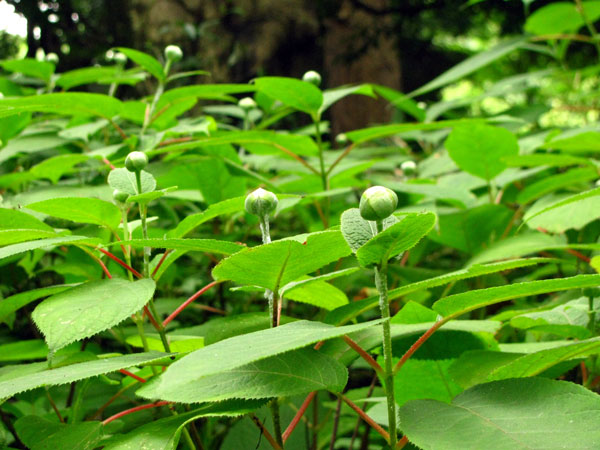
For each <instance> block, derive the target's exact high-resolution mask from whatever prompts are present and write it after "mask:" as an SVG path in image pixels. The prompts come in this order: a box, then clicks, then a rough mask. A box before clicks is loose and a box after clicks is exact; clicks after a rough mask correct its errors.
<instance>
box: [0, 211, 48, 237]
mask: <svg viewBox="0 0 600 450" xmlns="http://www.w3.org/2000/svg"><path fill="white" fill-rule="evenodd" d="M4 229H7V230H10V229H12V230H14V229H30V230H41V231H52V232H54V228H52V227H51V226H49V225H46V224H45V223H44V222H42V221H41V220H38V219H36V218H35V217H33V216H32V215H31V214H27V213H25V212H23V211H19V210H17V209H8V208H0V230H4Z"/></svg>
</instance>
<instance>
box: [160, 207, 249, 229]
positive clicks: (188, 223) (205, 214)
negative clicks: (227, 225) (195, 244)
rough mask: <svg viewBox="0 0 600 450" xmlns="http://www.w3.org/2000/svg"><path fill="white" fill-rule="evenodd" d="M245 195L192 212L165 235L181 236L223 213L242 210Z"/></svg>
mask: <svg viewBox="0 0 600 450" xmlns="http://www.w3.org/2000/svg"><path fill="white" fill-rule="evenodd" d="M245 200H246V197H236V198H230V199H227V200H223V201H222V202H219V203H215V204H213V205H210V206H209V207H208V208H207V209H206V210H205V211H202V212H200V213H196V214H192V215H189V216H187V217H186V218H185V219H183V220H182V221H181V222H179V224H177V226H176V227H175V229H173V230H171V231H169V232H168V233H167V236H169V237H170V238H182V237H183V236H185V235H186V234H188V233H190V232H191V231H193V230H194V228H196V227H198V226H200V225H202V224H203V223H204V222H207V221H209V220H211V219H214V218H215V217H217V216H220V215H223V214H231V213H234V212H238V211H243V210H244V201H245Z"/></svg>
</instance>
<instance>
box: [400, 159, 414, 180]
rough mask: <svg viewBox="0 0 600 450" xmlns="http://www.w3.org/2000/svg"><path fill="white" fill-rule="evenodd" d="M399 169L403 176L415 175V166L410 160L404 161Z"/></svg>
mask: <svg viewBox="0 0 600 450" xmlns="http://www.w3.org/2000/svg"><path fill="white" fill-rule="evenodd" d="M400 169H402V173H404V175H408V176H410V175H414V174H415V173H417V165H416V164H415V162H414V161H411V160H408V161H404V162H403V163H402V164H400Z"/></svg>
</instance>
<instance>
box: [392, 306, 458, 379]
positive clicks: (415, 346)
mask: <svg viewBox="0 0 600 450" xmlns="http://www.w3.org/2000/svg"><path fill="white" fill-rule="evenodd" d="M447 321H448V320H447V318H446V319H442V320H438V321H437V322H436V323H434V324H433V326H432V327H431V328H430V329H429V330H427V331H426V332H425V333H424V334H423V336H421V337H420V338H419V339H417V341H416V342H415V343H414V344H413V345H412V346H411V347H410V348H409V349H408V350H407V351H406V353H404V355H402V358H400V361H398V363H397V364H396V366H395V367H394V375H395V374H396V373H398V371H399V370H400V369H401V368H402V366H403V365H404V363H405V362H406V361H407V360H408V358H410V357H411V356H412V355H413V353H414V352H416V351H417V350H418V349H419V347H421V345H423V344H424V343H425V341H427V339H429V338H430V337H431V335H432V334H433V333H435V332H436V330H437V329H438V328H439V327H441V326H442V325H444V324H445V323H446V322H447Z"/></svg>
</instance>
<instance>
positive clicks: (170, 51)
mask: <svg viewBox="0 0 600 450" xmlns="http://www.w3.org/2000/svg"><path fill="white" fill-rule="evenodd" d="M165 58H167V61H171V62H177V61H179V60H180V59H181V58H183V52H182V51H181V48H179V47H178V46H176V45H167V46H166V47H165Z"/></svg>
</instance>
